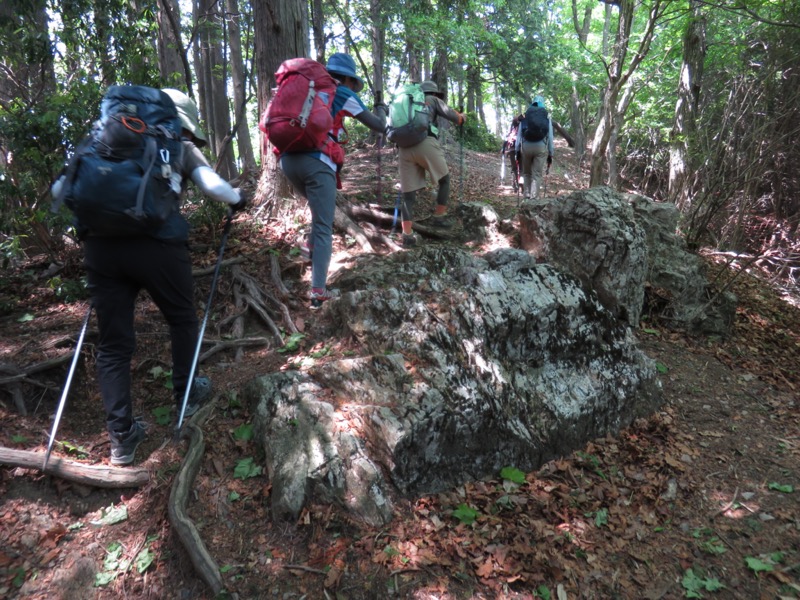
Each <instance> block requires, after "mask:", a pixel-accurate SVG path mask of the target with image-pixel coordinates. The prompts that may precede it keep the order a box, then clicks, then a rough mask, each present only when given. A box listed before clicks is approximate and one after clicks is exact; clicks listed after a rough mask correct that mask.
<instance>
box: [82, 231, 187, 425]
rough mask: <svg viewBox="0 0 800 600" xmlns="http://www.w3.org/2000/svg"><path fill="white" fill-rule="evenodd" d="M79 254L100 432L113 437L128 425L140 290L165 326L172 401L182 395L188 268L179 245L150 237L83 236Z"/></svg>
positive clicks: (130, 419) (131, 409)
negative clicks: (89, 309)
mask: <svg viewBox="0 0 800 600" xmlns="http://www.w3.org/2000/svg"><path fill="white" fill-rule="evenodd" d="M84 253H85V258H84V264H85V266H86V271H87V275H88V280H89V291H90V292H91V294H92V300H93V302H94V308H95V311H96V313H97V324H98V328H99V332H100V339H99V342H98V345H97V377H98V381H99V384H100V394H101V396H102V398H103V406H104V408H105V412H106V427H107V429H108V432H109V433H110V434H112V435H117V436H119V435H120V434H124V433H126V432H128V431H129V430H130V429H131V427H132V426H133V405H132V401H131V359H132V358H133V353H134V350H135V349H136V334H135V332H134V308H135V305H136V298H137V296H138V295H139V292H140V291H141V290H142V289H145V290H147V292H148V293H149V294H150V297H151V298H152V299H153V302H155V304H156V306H157V307H158V309H159V310H160V311H161V314H162V315H164V318H165V319H166V321H167V324H168V325H169V332H170V339H171V342H172V383H173V388H174V392H175V395H176V397H181V396H182V395H183V392H184V391H185V390H186V384H187V382H188V380H189V371H190V370H191V367H192V360H193V358H194V351H195V346H196V344H197V335H198V319H197V312H196V310H195V306H194V292H193V280H192V263H191V258H190V256H189V249H188V248H187V247H186V245H185V244H174V243H172V244H170V243H165V242H162V241H159V240H155V239H152V238H101V237H89V238H87V239H86V240H84Z"/></svg>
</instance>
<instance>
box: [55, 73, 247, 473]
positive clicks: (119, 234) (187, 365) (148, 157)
mask: <svg viewBox="0 0 800 600" xmlns="http://www.w3.org/2000/svg"><path fill="white" fill-rule="evenodd" d="M101 112H102V117H101V119H100V121H99V122H98V124H97V125H96V127H95V129H94V131H93V134H92V135H90V136H89V137H88V138H87V139H86V140H85V141H84V142H83V143H82V144H81V145H80V146H79V147H78V149H76V152H75V155H74V156H73V158H72V159H71V160H70V162H69V163H68V165H67V167H66V168H65V171H64V174H63V175H62V176H61V177H60V178H59V179H58V180H57V181H56V183H55V184H54V185H53V189H52V194H53V198H54V199H55V202H54V209H57V208H58V207H59V206H60V205H61V203H62V202H63V203H64V204H66V206H67V207H68V208H70V209H71V210H72V211H73V213H74V214H75V226H76V229H77V232H78V237H79V239H80V240H81V241H82V243H83V249H84V265H85V267H86V272H87V279H88V284H89V286H88V287H89V291H90V293H91V296H92V300H91V306H92V308H93V309H94V310H95V311H96V313H97V324H98V330H99V337H98V340H97V379H98V382H99V385H100V395H101V396H102V399H103V406H104V409H105V413H106V428H107V430H108V434H109V438H110V440H111V457H110V460H111V464H112V465H128V464H130V463H132V462H133V460H134V454H135V452H136V448H137V447H138V446H139V444H140V443H141V442H142V441H143V440H144V438H145V436H146V425H144V423H143V422H142V421H140V420H139V419H138V418H134V416H133V401H132V398H131V360H132V358H133V354H134V350H135V348H136V334H135V330H134V310H135V304H136V298H137V296H138V295H139V292H140V290H142V289H145V290H147V292H148V293H149V295H150V297H151V298H152V299H153V302H155V304H156V306H157V307H158V309H159V310H160V311H161V314H162V315H163V316H164V318H165V319H166V321H167V323H168V324H169V330H170V340H171V349H172V386H173V394H174V399H175V405H176V408H177V410H178V411H180V410H181V409H182V405H183V400H184V396H185V394H186V390H187V386H188V385H189V377H190V374H191V372H192V369H193V362H194V352H195V347H196V345H197V341H198V334H199V332H198V328H199V324H198V318H197V312H196V307H195V303H194V289H193V288H194V281H193V279H192V261H191V256H190V254H189V247H188V241H189V224H188V222H187V221H186V219H185V218H184V217H183V215H181V212H180V196H181V194H182V192H183V191H185V190H186V187H187V184H188V182H189V181H190V180H191V181H193V182H194V183H195V185H196V186H197V187H198V188H200V190H201V191H202V192H204V193H205V194H206V195H207V196H209V197H210V198H212V199H213V200H216V201H218V202H222V203H223V204H226V205H228V207H229V208H230V209H231V210H233V211H239V210H242V209H244V208H245V206H246V205H247V198H246V197H245V196H244V194H243V193H242V191H241V190H240V189H238V188H233V187H231V185H230V184H229V183H228V182H226V181H225V180H224V179H222V178H221V177H220V176H219V175H217V173H215V172H214V170H213V169H212V168H211V167H210V166H209V163H208V161H207V160H206V158H205V157H204V156H203V154H202V153H201V152H200V150H199V148H201V147H203V146H205V145H206V136H205V133H203V131H202V129H201V128H200V125H199V119H198V111H197V106H196V105H195V103H194V101H193V100H192V99H191V98H189V96H187V95H186V94H184V93H183V92H180V91H178V90H172V89H166V90H157V89H154V88H148V87H143V86H112V87H111V88H110V89H109V91H108V92H107V93H106V95H105V96H104V98H103V103H102V105H101ZM90 310H91V309H90ZM87 316H88V315H87ZM210 393H211V382H210V381H209V380H208V378H206V377H196V378H194V381H193V382H192V386H191V389H190V393H189V397H188V402H187V405H186V407H185V409H184V414H185V416H191V415H192V414H194V413H195V412H197V410H198V409H199V407H200V404H201V403H202V402H203V401H204V400H205V399H207V398H208V397H209V395H210Z"/></svg>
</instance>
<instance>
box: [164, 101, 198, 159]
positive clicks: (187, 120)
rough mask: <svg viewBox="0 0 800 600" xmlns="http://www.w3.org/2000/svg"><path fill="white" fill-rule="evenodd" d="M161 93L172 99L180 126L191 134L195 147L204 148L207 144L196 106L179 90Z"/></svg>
mask: <svg viewBox="0 0 800 600" xmlns="http://www.w3.org/2000/svg"><path fill="white" fill-rule="evenodd" d="M161 91H162V92H164V93H165V94H166V95H167V96H169V97H170V98H172V102H173V103H174V104H175V108H177V109H178V116H179V117H180V119H181V125H182V126H183V128H184V129H186V130H188V131H189V132H191V134H192V136H193V137H194V139H195V145H196V146H198V147H200V148H202V147H203V146H205V145H206V144H207V143H208V138H207V137H206V134H205V132H204V131H203V130H202V129H201V128H200V113H199V112H198V110H197V104H195V103H194V100H192V99H191V98H190V97H189V96H187V95H186V94H184V93H183V92H181V91H180V90H173V89H169V88H167V89H164V90H161Z"/></svg>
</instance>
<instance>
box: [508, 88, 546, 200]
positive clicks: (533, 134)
mask: <svg viewBox="0 0 800 600" xmlns="http://www.w3.org/2000/svg"><path fill="white" fill-rule="evenodd" d="M519 132H520V134H519V135H518V136H517V144H516V151H517V154H518V155H520V159H521V161H520V162H521V164H520V176H521V177H522V178H523V181H522V192H523V196H524V197H525V199H528V198H533V199H534V200H535V199H537V198H538V197H539V193H540V190H541V189H542V178H543V174H544V166H545V162H546V163H547V171H548V172H549V171H550V165H551V164H553V155H554V154H555V149H554V147H553V122H552V120H551V119H550V115H549V114H548V112H547V107H546V106H545V104H544V98H542V97H541V96H536V97H535V98H534V99H533V101H532V102H531V104H530V106H529V107H528V110H526V111H525V117H524V118H523V119H522V121H521V122H520V126H519Z"/></svg>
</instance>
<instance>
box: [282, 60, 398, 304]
mask: <svg viewBox="0 0 800 600" xmlns="http://www.w3.org/2000/svg"><path fill="white" fill-rule="evenodd" d="M326 69H327V71H328V73H329V74H330V75H331V76H332V77H333V78H334V79H335V81H336V84H337V87H336V92H335V96H334V99H333V103H332V105H331V109H330V110H331V115H332V116H333V127H332V129H331V130H330V132H329V133H328V137H329V140H330V141H331V142H332V143H328V144H326V146H325V147H324V148H323V149H310V150H309V149H305V150H289V151H287V152H283V153H281V155H280V157H281V158H280V165H281V169H282V170H283V172H284V174H285V175H286V177H287V178H288V179H289V181H290V182H291V183H292V185H293V186H294V188H295V190H296V191H297V192H298V193H300V194H301V195H302V196H303V197H304V198H306V200H307V201H308V206H309V208H310V209H311V234H310V236H309V238H308V245H307V248H306V251H307V254H308V255H309V256H310V259H311V295H310V298H311V308H312V309H317V308H320V307H321V306H322V305H323V303H324V302H325V301H326V300H329V299H330V298H334V297H336V296H338V295H339V292H338V290H334V289H328V287H327V280H328V268H329V266H330V262H331V254H332V244H333V217H334V212H335V210H336V189H337V188H340V187H341V182H340V180H339V170H340V169H341V167H342V163H343V162H344V151H343V150H342V148H341V146H340V145H339V143H338V142H339V136H340V134H341V133H342V131H343V127H342V121H343V120H344V118H345V117H353V118H355V119H357V120H358V121H361V122H362V123H363V124H364V125H366V126H367V127H369V128H370V129H372V130H373V131H377V132H378V133H383V131H384V129H385V127H386V114H387V109H386V105H384V104H379V105H376V106H375V109H374V110H375V114H373V113H371V112H370V111H369V110H367V107H366V106H365V105H364V103H363V102H362V101H361V99H360V98H359V97H358V96H357V94H358V92H360V91H361V90H362V89H363V88H364V81H363V80H362V79H361V77H359V76H358V75H357V74H356V63H355V61H354V60H353V58H352V57H351V56H350V55H349V54H344V53H341V52H337V53H336V54H332V55H331V57H330V58H329V59H328V64H327V66H326ZM279 89H280V88H279Z"/></svg>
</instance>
